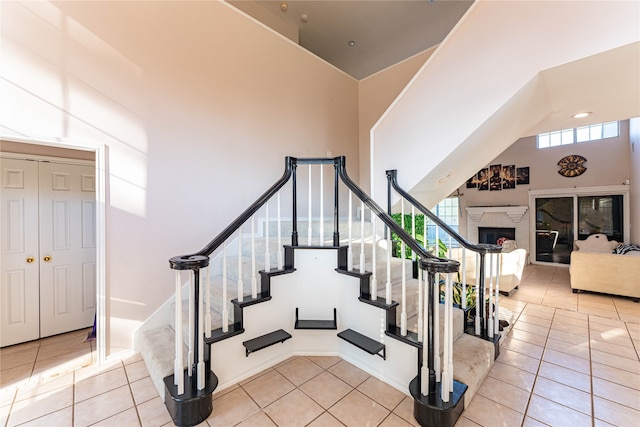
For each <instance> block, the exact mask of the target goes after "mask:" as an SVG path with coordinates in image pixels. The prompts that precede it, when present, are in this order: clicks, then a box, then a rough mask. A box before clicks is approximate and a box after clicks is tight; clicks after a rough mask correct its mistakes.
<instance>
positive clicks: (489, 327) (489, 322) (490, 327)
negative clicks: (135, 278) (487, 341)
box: [487, 254, 495, 338]
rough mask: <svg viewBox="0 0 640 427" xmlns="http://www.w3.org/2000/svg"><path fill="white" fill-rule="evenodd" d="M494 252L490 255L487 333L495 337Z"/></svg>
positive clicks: (490, 336)
mask: <svg viewBox="0 0 640 427" xmlns="http://www.w3.org/2000/svg"><path fill="white" fill-rule="evenodd" d="M494 258H495V257H494V254H490V255H489V315H488V316H487V333H488V335H489V338H493V259H494Z"/></svg>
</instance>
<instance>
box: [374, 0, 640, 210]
mask: <svg viewBox="0 0 640 427" xmlns="http://www.w3.org/2000/svg"><path fill="white" fill-rule="evenodd" d="M639 7H640V5H639V4H638V3H637V2H622V1H574V2H538V1H518V2H513V1H512V2H495V1H477V2H475V3H474V4H473V5H472V6H471V8H469V10H468V11H467V13H466V14H465V16H464V17H463V19H462V20H461V22H459V23H458V25H457V26H456V27H455V28H454V30H453V31H452V32H451V33H450V34H449V35H448V36H447V38H446V39H445V40H444V41H443V42H442V43H441V44H440V45H439V47H438V49H437V50H436V51H435V52H434V54H433V55H431V57H430V58H429V59H428V60H427V62H426V63H425V65H424V66H423V68H422V69H421V70H420V71H419V73H418V74H417V76H416V78H414V79H413V80H412V82H411V83H410V84H409V86H408V87H407V88H406V89H405V90H404V91H403V93H402V94H401V95H400V97H399V98H398V99H397V100H396V101H395V103H394V104H393V106H392V107H391V108H390V109H389V110H388V111H387V112H386V113H385V115H384V116H383V118H382V119H381V121H380V122H379V123H378V124H377V125H376V127H375V129H374V133H373V144H372V147H373V148H372V166H371V167H372V176H374V177H376V178H375V180H374V182H373V183H372V192H373V195H374V197H375V199H376V200H378V201H383V200H384V199H385V198H386V194H385V191H384V171H385V170H386V169H398V171H399V173H402V175H401V177H402V179H403V182H404V183H405V184H404V185H405V187H406V188H408V189H410V190H414V191H415V193H414V194H416V195H420V197H421V201H422V202H423V203H424V204H425V205H427V206H433V205H434V204H435V203H437V202H438V201H439V200H441V199H442V198H443V197H445V196H447V195H448V194H450V193H451V192H452V191H453V190H455V188H456V187H457V186H458V185H459V184H460V182H463V181H464V180H465V179H466V177H467V176H468V175H470V174H471V173H473V172H474V170H477V169H478V168H479V167H481V166H482V165H483V164H485V163H487V162H489V161H490V160H491V159H492V158H494V157H495V156H496V155H497V154H499V153H500V152H502V151H503V150H504V149H506V148H507V147H509V146H510V145H511V144H512V143H513V142H514V141H516V140H517V139H519V138H521V137H523V136H526V135H530V134H531V133H528V132H530V130H531V129H532V128H534V127H536V126H539V125H540V124H541V123H543V122H545V121H549V120H551V119H554V120H555V121H559V119H558V117H560V116H561V117H563V120H568V119H569V118H570V116H571V115H572V114H574V113H575V112H576V111H572V109H573V108H574V107H576V103H575V102H570V101H571V99H573V98H575V99H580V100H581V101H584V102H585V104H589V105H593V107H594V109H591V110H589V111H594V116H592V119H593V120H595V121H596V122H598V121H599V120H600V117H604V116H607V114H611V109H612V108H613V109H619V108H622V107H624V110H625V111H627V112H628V113H629V112H630V113H629V115H617V116H614V117H609V118H608V120H615V119H616V118H629V117H635V116H636V115H638V112H640V106H639V105H638V102H637V93H638V90H639V88H640V86H639V82H640V78H638V75H640V67H638V61H637V57H638V50H637V43H638V40H640V33H638V25H639V19H640V18H639V16H640V8H639ZM585 23H588V25H585ZM541 28H544V31H541ZM632 44H635V45H632ZM627 45H629V46H631V48H630V49H629V50H626V51H624V53H623V55H621V56H620V57H617V56H616V62H605V61H601V60H599V58H595V60H594V61H593V62H592V63H582V62H581V61H582V60H583V59H584V58H587V57H590V56H595V57H599V56H600V55H601V54H603V53H604V54H606V53H607V52H608V51H611V50H615V49H616V48H619V47H621V46H627ZM607 58H608V57H607ZM566 64H571V65H570V67H569V69H570V70H571V72H570V73H565V72H563V71H564V68H563V67H564V66H565V65H566ZM596 64H597V66H596ZM556 67H558V68H557V71H558V72H557V73H552V72H549V73H546V74H544V75H543V74H541V73H542V72H543V71H544V70H554V69H555V68H556ZM603 67H604V68H603ZM598 68H600V69H606V73H604V74H606V75H605V76H602V75H601V74H598V73H596V72H595V71H594V70H596V69H598ZM594 75H596V76H598V78H596V79H590V78H586V76H594ZM604 88H608V91H607V90H603V89H604ZM596 107H602V108H596ZM605 107H606V108H605ZM616 111H618V110H616ZM596 112H597V114H598V115H600V114H601V115H602V116H600V117H596ZM608 120H607V119H604V120H602V121H608ZM567 127H568V126H567ZM469 153H473V155H471V156H470V155H469ZM445 176H449V179H448V180H447V181H446V182H441V183H439V182H438V181H439V180H441V178H444V177H445ZM399 177H400V176H399Z"/></svg>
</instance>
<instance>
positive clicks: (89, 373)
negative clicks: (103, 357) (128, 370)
mask: <svg viewBox="0 0 640 427" xmlns="http://www.w3.org/2000/svg"><path fill="white" fill-rule="evenodd" d="M122 366H123V365H122V361H120V360H113V361H109V362H106V363H104V364H102V365H99V364H97V363H94V364H92V365H89V366H85V367H83V368H80V369H76V370H75V371H74V373H75V381H76V382H80V381H82V380H86V379H87V378H90V377H93V376H96V375H98V374H102V373H105V372H108V371H112V370H114V369H118V368H121V367H122Z"/></svg>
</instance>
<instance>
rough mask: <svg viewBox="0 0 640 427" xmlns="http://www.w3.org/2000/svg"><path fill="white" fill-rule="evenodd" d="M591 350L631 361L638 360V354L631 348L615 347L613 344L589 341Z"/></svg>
mask: <svg viewBox="0 0 640 427" xmlns="http://www.w3.org/2000/svg"><path fill="white" fill-rule="evenodd" d="M591 348H592V349H593V350H598V351H601V352H603V353H610V354H614V355H616V356H621V357H626V358H627V359H631V360H638V354H637V353H636V350H635V349H634V348H632V347H627V346H621V345H616V344H613V343H605V342H602V341H598V340H591Z"/></svg>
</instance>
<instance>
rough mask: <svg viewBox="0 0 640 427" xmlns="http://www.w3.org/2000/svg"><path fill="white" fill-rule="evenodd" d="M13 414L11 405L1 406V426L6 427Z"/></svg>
mask: <svg viewBox="0 0 640 427" xmlns="http://www.w3.org/2000/svg"><path fill="white" fill-rule="evenodd" d="M10 412H11V405H2V406H0V426H6V425H7V420H8V419H9V413H10Z"/></svg>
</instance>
